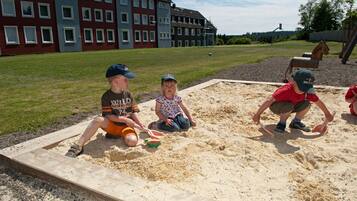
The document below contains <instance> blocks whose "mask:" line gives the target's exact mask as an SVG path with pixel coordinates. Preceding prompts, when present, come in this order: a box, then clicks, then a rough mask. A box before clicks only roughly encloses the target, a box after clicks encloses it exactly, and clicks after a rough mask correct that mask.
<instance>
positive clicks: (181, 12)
mask: <svg viewBox="0 0 357 201" xmlns="http://www.w3.org/2000/svg"><path fill="white" fill-rule="evenodd" d="M171 15H174V16H183V17H192V18H201V19H204V18H205V17H204V16H203V15H202V14H201V13H200V12H198V11H197V10H190V9H186V8H180V7H176V8H171Z"/></svg>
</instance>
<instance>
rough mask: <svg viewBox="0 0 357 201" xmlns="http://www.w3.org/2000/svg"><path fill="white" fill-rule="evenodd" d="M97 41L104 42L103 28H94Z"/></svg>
mask: <svg viewBox="0 0 357 201" xmlns="http://www.w3.org/2000/svg"><path fill="white" fill-rule="evenodd" d="M96 36H97V43H104V30H103V29H97V30H96Z"/></svg>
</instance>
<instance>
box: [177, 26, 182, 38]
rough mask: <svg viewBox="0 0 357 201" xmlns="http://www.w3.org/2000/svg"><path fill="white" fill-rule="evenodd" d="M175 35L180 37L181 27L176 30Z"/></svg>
mask: <svg viewBox="0 0 357 201" xmlns="http://www.w3.org/2000/svg"><path fill="white" fill-rule="evenodd" d="M177 35H179V36H181V35H182V29H181V27H179V28H177Z"/></svg>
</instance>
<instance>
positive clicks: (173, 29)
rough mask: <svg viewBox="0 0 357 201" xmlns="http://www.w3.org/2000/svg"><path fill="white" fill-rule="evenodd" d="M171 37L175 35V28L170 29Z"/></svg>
mask: <svg viewBox="0 0 357 201" xmlns="http://www.w3.org/2000/svg"><path fill="white" fill-rule="evenodd" d="M171 35H175V28H173V27H171Z"/></svg>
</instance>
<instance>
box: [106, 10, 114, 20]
mask: <svg viewBox="0 0 357 201" xmlns="http://www.w3.org/2000/svg"><path fill="white" fill-rule="evenodd" d="M105 21H106V22H113V11H111V10H106V11H105Z"/></svg>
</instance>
